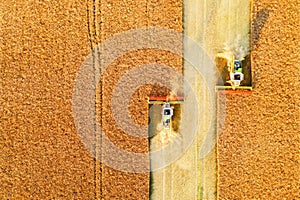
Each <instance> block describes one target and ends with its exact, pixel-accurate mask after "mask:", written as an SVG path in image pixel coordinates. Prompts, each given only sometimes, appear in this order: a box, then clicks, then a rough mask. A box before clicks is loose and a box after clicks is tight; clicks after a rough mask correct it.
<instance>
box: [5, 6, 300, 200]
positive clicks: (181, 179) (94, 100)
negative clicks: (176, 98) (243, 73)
mask: <svg viewBox="0 0 300 200" xmlns="http://www.w3.org/2000/svg"><path fill="white" fill-rule="evenodd" d="M299 17H300V14H299V2H298V1H297V0H284V1H275V0H274V1H270V0H253V1H249V0H248V1H247V0H241V1H237V0H180V1H177V0H164V1H153V0H137V1H129V0H113V1H109V0H95V1H90V0H86V1H79V0H68V1H67V0H62V1H58V0H54V1H52V0H51V1H50V0H44V1H41V0H32V1H25V0H20V1H16V0H3V1H2V2H1V3H0V199H109V200H110V199H137V200H146V199H166V200H167V199H168V200H169V199H170V200H173V199H180V200H181V199H184V200H185V199H280V200H281V199H299V198H300V196H299V174H300V167H299V164H300V163H299V160H300V154H299V146H300V138H299V136H300V135H299V127H300V124H299V112H300V110H299V108H300V107H299V105H300V103H299V102H300V97H299V93H300V91H299V88H300V84H299V83H300V73H299V65H300V63H299V52H298V51H297V50H298V49H299V45H300V44H299V41H300V38H299V36H300V35H299V27H300V26H299V25H300V24H299ZM249 19H250V22H249ZM145 27H159V28H166V29H172V30H175V31H177V32H179V33H184V34H185V35H186V36H188V37H189V38H190V39H192V40H193V41H195V42H196V43H197V44H198V45H199V46H201V47H203V49H204V50H205V53H204V52H202V53H201V54H199V55H198V56H199V59H197V61H196V65H197V66H198V67H206V66H209V65H208V64H209V62H208V61H209V59H207V60H205V59H203V58H206V56H209V57H210V60H214V57H215V56H216V54H217V53H222V52H224V51H226V52H231V53H233V54H234V55H235V56H236V58H238V59H243V58H244V57H245V56H247V55H248V54H249V53H250V52H251V56H252V63H251V70H252V72H253V74H252V76H253V83H252V84H253V91H252V93H251V94H246V95H245V94H230V95H226V96H219V94H217V93H212V94H211V93H210V91H209V90H208V89H207V85H208V84H214V83H215V82H216V80H217V78H218V77H217V75H216V74H217V72H216V71H213V70H212V71H213V72H215V73H211V74H210V73H207V74H204V75H202V76H199V74H198V75H197V71H196V70H195V69H194V68H193V66H191V65H192V64H191V63H189V62H187V61H186V60H184V59H183V56H182V55H175V54H174V53H172V52H170V51H166V50H164V49H157V48H156V49H153V48H143V49H135V50H133V51H128V52H125V53H124V54H122V55H121V56H120V57H118V58H117V59H115V60H114V61H113V62H112V63H111V64H110V65H109V66H108V67H107V68H106V69H105V71H101V69H102V68H97V66H98V65H99V64H100V65H101V64H103V63H102V62H103V60H102V59H99V58H101V57H100V56H101V50H102V49H100V48H98V49H97V48H96V47H97V45H98V44H101V43H104V42H105V41H108V40H109V39H111V38H113V36H115V35H116V34H120V33H124V32H125V31H128V30H132V29H139V28H145ZM149 38H150V39H149ZM139 39H140V38H137V37H135V38H133V40H132V41H135V40H139ZM151 39H153V38H151V37H150V36H149V37H146V39H145V40H146V41H150V42H151ZM172 40H174V38H172V37H165V38H161V41H162V43H161V45H163V44H165V43H164V42H166V43H171V44H174V43H176V41H172ZM163 41H164V42H163ZM111 44H112V45H111V49H112V48H115V51H112V52H116V51H117V50H118V48H121V49H122V48H123V47H124V48H123V49H125V47H127V46H130V44H131V43H130V42H128V43H126V41H116V42H115V43H111ZM181 48H182V49H183V54H184V55H188V53H191V52H192V51H188V50H191V49H190V48H191V46H190V43H183V46H182V47H181V46H180V49H181ZM92 49H94V50H95V51H92ZM98 53H99V54H98ZM88 55H92V56H91V58H92V59H91V60H90V63H89V64H90V66H91V67H92V68H89V69H91V70H90V71H89V69H88V70H86V71H87V72H92V73H94V74H97V73H98V74H99V73H102V74H101V76H99V77H100V79H99V82H96V80H97V79H96V78H95V76H91V77H88V78H87V77H83V78H84V79H79V78H78V77H79V75H80V70H81V69H82V67H83V66H84V61H86V59H87V58H88ZM108 58H110V55H108ZM147 64H159V65H165V66H168V67H170V68H171V69H172V70H174V71H175V72H178V73H179V74H183V75H184V78H186V79H187V80H189V83H190V86H191V88H192V89H194V90H195V91H196V92H195V94H196V96H197V98H198V99H199V101H198V102H197V106H198V107H199V108H200V110H201V114H200V116H199V121H200V119H201V126H200V127H199V129H197V135H196V137H195V138H194V140H193V141H192V143H191V144H190V147H189V148H188V149H187V151H185V152H184V153H183V154H182V155H181V157H180V158H178V159H176V160H175V161H174V162H173V163H171V164H170V165H168V166H166V167H165V168H163V169H160V170H157V171H154V172H152V174H151V176H150V172H148V171H146V172H142V173H133V172H128V171H120V170H117V169H115V168H114V167H112V166H108V165H106V164H105V163H101V162H100V161H99V159H102V158H104V157H105V156H106V159H107V158H108V160H109V161H115V160H117V159H120V157H118V156H115V155H116V154H113V155H114V156H111V155H107V154H106V151H105V148H102V149H101V148H99V146H101V145H102V144H103V140H102V136H101V135H100V134H99V130H98V127H97V126H96V124H100V125H101V130H102V131H103V132H105V135H106V136H107V137H108V138H109V140H110V141H111V142H112V143H113V144H115V145H116V146H118V147H119V148H120V149H123V150H124V151H126V152H135V153H139V154H147V153H148V152H149V150H153V149H154V148H159V147H161V146H163V145H166V144H162V140H161V138H160V137H159V135H157V136H156V137H155V138H154V139H152V140H149V139H148V135H149V133H148V131H145V130H144V131H141V132H139V135H138V136H139V137H136V136H133V135H130V134H127V132H126V131H124V130H123V129H122V128H120V127H119V124H118V123H117V120H118V119H120V118H122V117H119V118H118V119H116V118H114V113H113V110H112V108H111V105H112V103H113V101H112V97H113V95H114V89H115V88H116V86H117V85H118V84H119V81H120V80H123V79H122V77H126V74H127V73H128V72H130V71H131V70H133V69H135V68H138V67H139V66H144V65H147ZM194 64H195V63H194ZM166 73H167V72H166V71H162V73H157V72H155V73H153V72H152V71H151V70H150V71H149V73H148V74H147V75H145V77H146V76H147V77H165V75H166ZM208 78H210V79H208ZM82 80H85V81H83V82H80V81H82ZM207 80H208V81H207ZM126 81H128V82H130V81H132V82H135V79H134V78H132V79H130V80H125V82H126ZM126 83H127V82H126ZM88 84H95V85H94V86H91V87H90V88H88V87H86V91H84V92H83V94H88V95H90V94H93V93H92V92H91V91H95V95H92V96H88V95H81V98H80V101H79V102H80V104H76V106H74V101H73V100H74V95H78V94H80V93H76V92H77V91H78V90H75V89H74V87H75V86H76V85H81V86H83V87H81V89H82V88H85V87H84V86H85V85H88ZM180 88H181V85H180V84H178V83H177V82H174V83H173V84H172V88H171V89H166V88H163V87H160V86H159V85H153V84H146V85H144V86H141V87H139V88H136V90H135V91H134V92H133V93H132V94H129V92H128V91H123V93H124V94H123V93H122V94H121V95H119V97H121V100H119V106H117V107H116V108H115V110H114V112H117V113H118V112H120V113H122V112H123V108H128V110H129V113H130V114H129V116H127V115H124V118H131V119H132V121H133V122H134V123H135V124H138V125H143V126H146V125H148V123H149V121H148V115H149V105H148V103H147V98H148V96H150V95H157V96H165V95H167V94H169V93H170V92H176V91H178V90H180ZM80 91H82V90H80ZM89 92H91V93H89ZM128 96H129V98H130V101H129V104H128V105H125V104H124V102H125V101H123V99H125V98H127V97H128ZM189 102H190V101H189V99H188V98H187V101H186V102H185V104H182V105H180V106H181V107H180V109H178V110H179V111H180V112H181V113H180V115H178V113H177V117H178V119H176V120H177V121H175V120H174V125H176V126H178V124H179V125H182V126H184V127H186V128H185V129H184V130H185V132H184V131H183V132H184V134H188V133H189V132H190V130H191V128H192V127H190V126H189V123H188V122H190V121H193V120H195V119H194V118H193V116H194V115H191V113H192V112H191V110H192V111H194V110H193V109H194V107H193V106H195V105H194V103H195V102H190V104H189ZM75 103H76V102H75ZM91 105H92V106H91ZM156 108H157V110H155V112H157V113H154V114H155V115H159V114H160V110H159V107H156ZM78 109H79V110H83V111H85V110H87V111H89V113H90V114H91V116H90V115H84V114H83V113H81V112H78V113H75V114H74V110H78ZM89 109H91V110H89ZM224 111H226V113H225V114H226V116H225V117H224ZM76 117H79V118H80V119H83V121H81V122H80V123H78V122H77V121H76ZM223 117H224V120H225V121H224V124H223V125H222V124H221V122H220V119H221V118H223ZM155 120H157V119H155ZM155 120H154V121H155ZM197 120H198V119H197ZM158 123H159V122H158ZM87 124H89V125H91V126H88V125H87ZM211 124H215V126H214V128H215V130H214V131H215V133H216V134H217V135H218V138H212V141H214V142H215V143H213V145H212V146H211V147H214V148H211V151H210V152H209V153H208V154H207V155H206V156H205V157H204V158H203V157H201V156H200V155H201V153H202V151H201V148H202V144H203V142H204V141H205V139H206V138H207V137H208V135H207V130H208V129H209V127H210V125H211ZM125 128H127V129H126V130H128V129H129V130H130V128H131V127H130V125H128V127H126V123H125ZM155 128H156V127H154V129H155ZM80 131H89V132H91V134H90V135H84V134H80ZM156 131H157V130H156ZM183 132H182V133H180V132H176V133H174V135H175V136H176V135H179V136H182V134H183ZM213 139H217V140H213ZM174 140H175V142H178V143H180V142H183V143H184V142H185V141H184V140H180V137H179V138H176V139H174ZM175 150H176V151H178V149H174V151H175ZM112 153H114V152H112ZM164 156H165V157H164V158H167V156H169V155H164ZM152 159H153V158H152V157H151V156H149V157H147V159H146V160H144V164H145V166H151V163H153V162H154V161H155V160H152ZM121 161H122V160H121ZM138 162H139V160H130V161H128V160H126V161H124V162H121V164H120V165H118V166H125V167H127V169H130V166H131V164H132V163H138ZM118 166H117V167H118Z"/></svg>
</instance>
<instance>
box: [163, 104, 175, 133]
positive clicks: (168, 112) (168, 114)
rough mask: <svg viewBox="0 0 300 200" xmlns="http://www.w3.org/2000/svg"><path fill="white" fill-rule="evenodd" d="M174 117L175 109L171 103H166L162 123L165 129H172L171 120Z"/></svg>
mask: <svg viewBox="0 0 300 200" xmlns="http://www.w3.org/2000/svg"><path fill="white" fill-rule="evenodd" d="M172 116H173V108H172V107H171V105H170V103H168V102H167V103H165V104H164V105H163V109H162V121H163V126H164V128H165V129H170V123H171V118H172Z"/></svg>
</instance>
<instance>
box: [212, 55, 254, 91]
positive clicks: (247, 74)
mask: <svg viewBox="0 0 300 200" xmlns="http://www.w3.org/2000/svg"><path fill="white" fill-rule="evenodd" d="M219 58H222V59H226V60H227V66H226V68H227V69H225V70H224V69H223V70H222V74H221V76H222V79H223V83H225V84H224V85H219V84H218V85H217V86H216V90H217V91H218V92H222V93H225V94H228V93H239V94H240V93H243V94H251V93H252V84H251V82H252V76H251V69H250V61H249V60H250V59H249V58H251V57H250V56H249V58H247V59H246V61H245V67H244V66H243V62H242V61H241V60H237V59H235V57H234V55H233V54H232V53H230V52H225V53H219V54H217V59H219Z"/></svg>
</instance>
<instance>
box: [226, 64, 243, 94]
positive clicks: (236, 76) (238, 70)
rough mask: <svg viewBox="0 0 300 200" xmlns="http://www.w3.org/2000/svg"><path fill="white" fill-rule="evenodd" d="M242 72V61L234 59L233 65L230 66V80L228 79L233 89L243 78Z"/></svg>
mask: <svg viewBox="0 0 300 200" xmlns="http://www.w3.org/2000/svg"><path fill="white" fill-rule="evenodd" d="M242 72H243V68H242V62H241V61H240V60H234V62H233V65H231V66H230V80H229V81H228V82H229V83H230V84H231V85H232V87H233V88H234V89H235V88H236V87H238V86H240V85H241V82H242V81H243V80H244V74H243V73H242Z"/></svg>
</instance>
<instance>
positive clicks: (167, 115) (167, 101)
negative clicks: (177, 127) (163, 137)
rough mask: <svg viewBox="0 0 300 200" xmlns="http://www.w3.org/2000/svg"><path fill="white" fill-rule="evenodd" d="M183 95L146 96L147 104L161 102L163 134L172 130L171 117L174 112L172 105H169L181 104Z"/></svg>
mask: <svg viewBox="0 0 300 200" xmlns="http://www.w3.org/2000/svg"><path fill="white" fill-rule="evenodd" d="M183 102H184V97H176V96H160V97H156V96H150V97H149V98H148V103H149V104H161V105H162V109H161V120H162V125H163V129H164V133H165V134H171V132H172V117H173V114H174V107H173V106H171V105H174V104H182V103H183Z"/></svg>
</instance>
